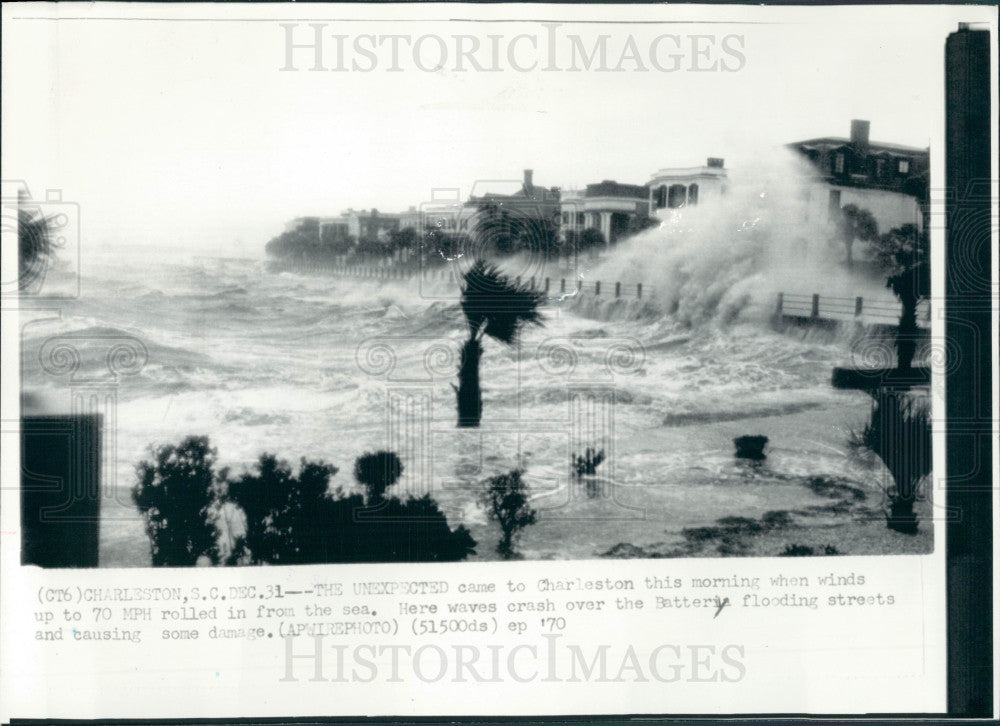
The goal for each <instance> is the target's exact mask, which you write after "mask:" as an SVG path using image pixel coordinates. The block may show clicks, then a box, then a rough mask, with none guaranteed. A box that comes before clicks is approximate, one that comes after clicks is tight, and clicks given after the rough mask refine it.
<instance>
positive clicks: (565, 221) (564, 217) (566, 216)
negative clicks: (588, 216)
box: [562, 212, 569, 224]
mask: <svg viewBox="0 0 1000 726" xmlns="http://www.w3.org/2000/svg"><path fill="white" fill-rule="evenodd" d="M562 223H563V224H569V212H563V213H562Z"/></svg>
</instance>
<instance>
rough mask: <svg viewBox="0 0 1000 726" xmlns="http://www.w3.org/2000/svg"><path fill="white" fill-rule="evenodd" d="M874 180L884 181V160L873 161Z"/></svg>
mask: <svg viewBox="0 0 1000 726" xmlns="http://www.w3.org/2000/svg"><path fill="white" fill-rule="evenodd" d="M875 178H876V179H885V159H877V160H876V161H875Z"/></svg>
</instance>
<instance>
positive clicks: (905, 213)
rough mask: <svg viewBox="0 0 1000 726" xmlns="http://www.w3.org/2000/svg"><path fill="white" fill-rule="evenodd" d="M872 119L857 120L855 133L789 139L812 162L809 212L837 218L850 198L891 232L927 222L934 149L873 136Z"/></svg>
mask: <svg viewBox="0 0 1000 726" xmlns="http://www.w3.org/2000/svg"><path fill="white" fill-rule="evenodd" d="M869 130H870V123H869V122H868V121H862V120H853V121H851V136H850V138H844V137H842V136H824V137H821V138H817V139H807V140H805V141H796V142H794V143H791V144H788V148H789V149H791V150H792V151H794V152H795V153H796V154H797V155H799V156H800V157H801V158H803V159H804V160H805V161H806V162H807V163H808V165H809V168H810V170H811V173H812V179H811V180H810V182H809V183H808V184H807V186H806V189H804V190H803V198H804V200H805V201H806V214H807V216H808V218H809V219H815V220H817V221H831V222H833V221H835V219H836V217H837V215H839V213H840V210H841V209H842V208H843V207H845V206H847V205H848V204H853V205H854V206H856V207H859V208H862V209H867V210H868V211H869V212H871V214H872V216H874V217H875V220H876V222H878V231H879V232H880V233H882V232H888V231H889V230H890V229H893V228H894V227H900V226H902V225H904V224H915V225H916V226H917V227H918V228H920V229H922V228H924V227H925V226H926V224H927V214H928V188H929V187H928V183H929V173H930V150H929V149H920V148H917V147H914V146H903V145H901V144H890V143H885V142H875V141H870V140H869Z"/></svg>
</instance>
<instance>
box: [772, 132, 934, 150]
mask: <svg viewBox="0 0 1000 726" xmlns="http://www.w3.org/2000/svg"><path fill="white" fill-rule="evenodd" d="M810 144H828V145H830V146H851V140H850V139H848V138H846V137H844V136H820V137H819V138H815V139H806V140H804V141H793V142H791V143H790V144H785V146H788V147H796V146H808V145H810ZM868 148H869V149H875V148H881V149H886V150H888V151H906V152H908V153H911V154H929V153H930V147H926V148H920V147H917V146H906V145H904V144H892V143H887V142H885V141H870V142H868Z"/></svg>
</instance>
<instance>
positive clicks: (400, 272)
mask: <svg viewBox="0 0 1000 726" xmlns="http://www.w3.org/2000/svg"><path fill="white" fill-rule="evenodd" d="M279 265H280V266H281V267H282V268H283V269H285V270H289V271H293V272H304V273H313V272H323V273H327V274H333V275H343V276H345V277H360V278H373V279H379V280H412V279H414V278H420V279H422V280H425V281H447V282H450V283H455V282H456V278H455V272H454V271H453V270H450V269H434V268H427V267H425V268H415V267H392V266H388V265H386V266H379V265H339V264H335V263H322V262H321V263H313V262H287V261H286V262H281V263H279ZM514 281H515V282H516V283H517V284H518V285H520V284H525V285H526V286H527V287H528V289H530V290H538V291H539V292H544V293H547V294H549V295H573V294H575V293H588V294H593V295H596V296H602V295H603V296H604V297H615V298H622V297H635V298H636V299H640V300H641V299H642V295H643V291H644V288H643V285H642V283H641V282H637V283H624V282H612V283H608V284H605V283H603V282H602V281H600V280H581V279H573V278H566V277H559V278H555V277H537V278H536V277H534V276H532V277H526V278H523V279H522V277H521V276H520V275H517V276H516V277H515V278H514ZM646 292H647V293H648V289H647V290H646Z"/></svg>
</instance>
